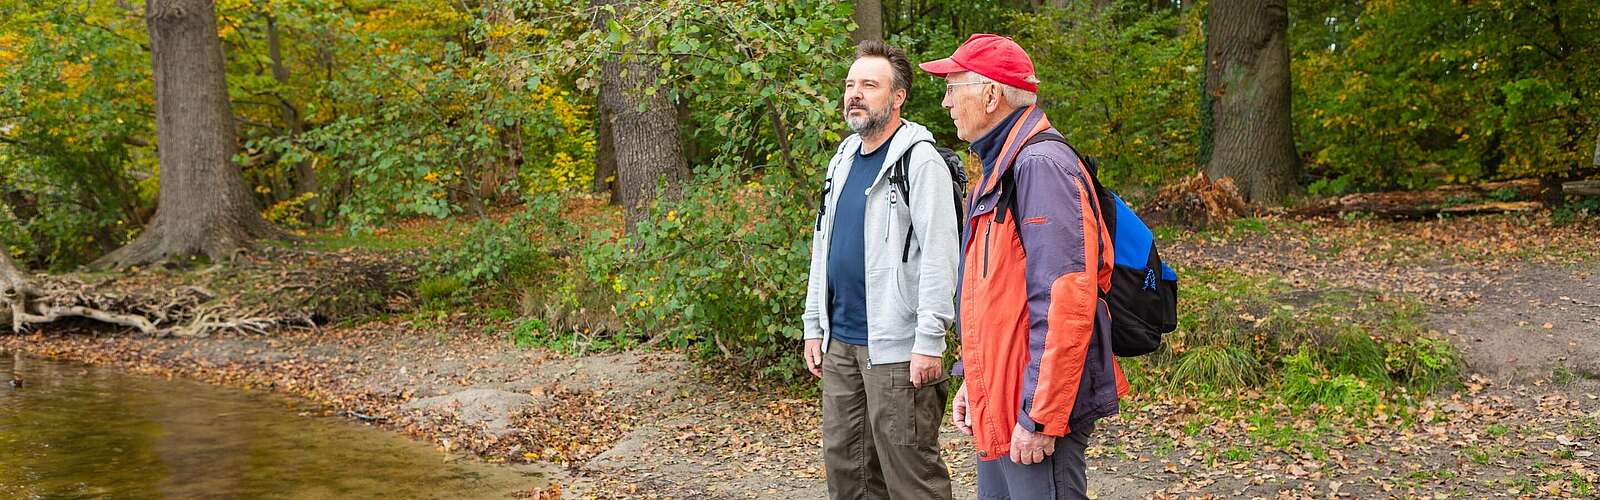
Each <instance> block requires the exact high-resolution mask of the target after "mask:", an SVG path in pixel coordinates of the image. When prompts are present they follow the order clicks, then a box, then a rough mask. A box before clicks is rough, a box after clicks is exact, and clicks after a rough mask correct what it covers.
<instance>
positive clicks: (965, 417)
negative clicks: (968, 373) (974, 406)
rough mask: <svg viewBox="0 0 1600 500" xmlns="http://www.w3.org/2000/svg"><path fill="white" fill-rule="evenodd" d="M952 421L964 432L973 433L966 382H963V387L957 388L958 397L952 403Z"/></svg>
mask: <svg viewBox="0 0 1600 500" xmlns="http://www.w3.org/2000/svg"><path fill="white" fill-rule="evenodd" d="M950 423H952V424H955V426H956V429H957V430H960V431H961V433H962V434H966V435H968V436H971V435H972V414H971V413H969V412H968V408H967V385H966V384H961V388H960V389H956V399H955V401H953V402H951V403H950Z"/></svg>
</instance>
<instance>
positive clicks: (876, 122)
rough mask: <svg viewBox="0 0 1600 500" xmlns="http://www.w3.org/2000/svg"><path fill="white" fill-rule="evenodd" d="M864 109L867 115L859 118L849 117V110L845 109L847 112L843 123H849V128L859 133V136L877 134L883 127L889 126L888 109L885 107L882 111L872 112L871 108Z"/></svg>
mask: <svg viewBox="0 0 1600 500" xmlns="http://www.w3.org/2000/svg"><path fill="white" fill-rule="evenodd" d="M866 111H867V117H866V118H860V119H857V118H851V117H849V116H848V113H849V111H848V110H847V111H845V113H847V115H846V116H845V119H844V123H845V125H849V126H850V130H851V131H853V132H855V133H857V134H861V137H871V136H874V135H878V133H880V132H883V129H884V127H888V126H889V110H887V109H885V110H883V113H873V112H872V109H871V108H868V109H867V110H866Z"/></svg>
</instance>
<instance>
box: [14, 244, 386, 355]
mask: <svg viewBox="0 0 1600 500" xmlns="http://www.w3.org/2000/svg"><path fill="white" fill-rule="evenodd" d="M410 275H411V273H410V272H409V266H406V265H404V264H403V263H401V262H396V261H392V260H388V259H385V258H381V257H376V256H370V255H356V254H351V253H335V254H329V253H312V252H297V251H290V250H278V249H267V250H263V251H262V252H259V253H257V254H255V255H249V256H243V257H242V258H240V259H236V260H235V261H233V262H232V263H230V264H228V265H222V266H213V267H210V268H205V269H197V270H191V271H171V270H166V269H160V268H157V269H147V270H142V271H138V272H133V273H120V274H100V275H78V274H72V275H29V274H27V273H24V272H22V271H21V270H20V269H18V268H17V267H16V266H15V265H14V264H13V263H12V262H11V261H10V259H9V258H5V259H0V292H3V293H0V324H6V323H9V325H10V328H11V330H12V331H14V332H22V331H26V330H28V329H30V328H33V327H37V326H39V325H42V324H46V323H52V322H57V321H62V320H67V319H71V318H81V319H86V320H93V321H97V322H100V323H105V324H108V325H116V326H122V327H127V328H130V329H133V330H137V331H139V332H141V333H144V334H147V335H155V336H178V337H205V336H209V335H211V334H214V333H218V332H233V333H255V334H262V333H266V332H268V331H269V330H271V329H273V328H278V327H308V328H316V327H317V325H318V324H319V323H324V322H327V321H330V320H333V319H335V318H348V317H352V316H356V315H360V314H364V313H373V312H379V311H381V310H384V309H386V308H387V305H386V303H387V301H389V300H390V299H391V298H393V296H394V295H397V294H398V291H399V290H398V288H397V285H400V284H402V283H404V282H406V281H408V280H409V279H410ZM212 290H224V291H226V293H220V294H219V293H217V292H213V291H212Z"/></svg>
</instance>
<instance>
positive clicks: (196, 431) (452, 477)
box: [0, 353, 547, 498]
mask: <svg viewBox="0 0 1600 500" xmlns="http://www.w3.org/2000/svg"><path fill="white" fill-rule="evenodd" d="M13 378H16V379H21V380H22V386H21V387H13V386H12V385H11V384H9V383H8V382H7V381H9V380H12V379H13ZM294 405H295V402H294V401H292V400H290V399H287V398H283V397H278V396H274V395H270V394H262V393H256V392H247V391H238V390H230V389H224V388H219V387H214V386H210V385H206V384H202V383H198V382H193V381H188V380H168V379H163V378H156V377H149V376H141V375H132V374H125V373H121V372H118V371H115V370H111V369H104V368H96V367H90V366H84V365H77V364H69V363H61V362H55V361H49V360H44V359H40V358H34V357H27V356H22V355H16V354H9V353H0V498H80V497H96V498H99V497H107V498H162V497H170V498H194V497H210V498H216V497H224V498H378V497H389V498H504V497H506V496H508V495H509V494H510V493H512V492H515V491H519V490H527V489H529V488H533V487H540V486H543V485H544V484H545V483H546V482H547V479H546V478H545V477H544V476H543V475H542V474H540V473H538V472H535V471H532V470H528V469H517V468H513V467H507V466H493V465H486V464H480V463H475V462H470V461H466V460H454V461H451V460H447V459H446V458H447V457H446V456H445V455H443V454H441V453H439V452H438V451H436V450H435V449H434V448H433V447H430V446H427V445H424V444H421V443H417V442H414V441H411V440H408V439H406V438H404V437H401V436H398V435H395V434H393V433H390V432H386V431H382V430H379V429H375V428H372V427H368V426H366V425H362V424H359V423H356V422H353V421H350V420H345V419H340V418H336V417H325V416H302V415H301V414H300V412H299V411H297V410H296V409H294Z"/></svg>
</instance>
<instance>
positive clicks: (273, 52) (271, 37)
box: [266, 12, 323, 224]
mask: <svg viewBox="0 0 1600 500" xmlns="http://www.w3.org/2000/svg"><path fill="white" fill-rule="evenodd" d="M266 17H267V56H268V57H269V58H271V59H272V79H273V80H275V81H277V82H278V85H282V86H284V87H285V88H287V87H288V86H289V66H288V65H287V64H285V63H284V62H283V49H282V47H283V44H282V42H281V41H280V38H279V36H278V20H277V18H275V17H274V16H273V15H272V12H267V16H266ZM278 114H279V115H280V116H281V117H282V119H283V123H284V126H286V127H288V128H289V142H290V143H291V144H293V143H294V142H295V141H297V140H299V138H300V135H301V134H304V133H305V123H304V122H302V121H301V119H300V108H298V107H296V106H295V105H294V103H292V102H289V98H288V96H284V95H279V96H278ZM321 189H322V188H321V185H320V184H319V183H318V182H317V169H316V165H315V164H314V163H312V162H311V157H310V155H307V156H306V157H304V158H301V159H300V161H299V162H296V163H295V166H294V197H295V198H298V197H301V196H305V195H306V194H307V193H309V194H311V196H312V197H311V199H309V200H306V204H305V217H306V222H308V223H311V224H322V222H323V221H322V210H321V209H319V208H318V207H320V203H319V202H320V200H318V199H317V197H318V196H320V195H321V194H320V192H321Z"/></svg>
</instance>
